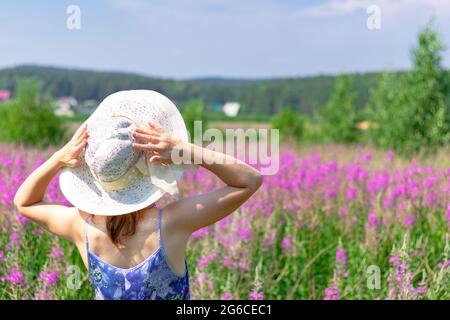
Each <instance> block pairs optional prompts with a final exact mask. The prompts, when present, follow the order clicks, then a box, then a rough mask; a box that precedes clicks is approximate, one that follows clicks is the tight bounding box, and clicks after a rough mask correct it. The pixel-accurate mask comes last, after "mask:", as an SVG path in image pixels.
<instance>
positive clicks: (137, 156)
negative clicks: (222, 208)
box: [59, 90, 188, 216]
mask: <svg viewBox="0 0 450 320" xmlns="http://www.w3.org/2000/svg"><path fill="white" fill-rule="evenodd" d="M148 122H153V123H156V124H157V125H159V126H160V127H162V128H163V129H164V130H165V131H166V132H168V133H170V134H171V135H172V137H174V138H178V139H180V140H181V141H184V142H187V141H188V134H187V130H186V126H185V123H184V121H183V118H182V116H181V114H180V112H179V111H178V109H177V107H176V106H175V104H174V103H173V102H172V101H170V100H169V99H168V98H167V97H165V96H164V95H162V94H160V93H158V92H155V91H151V90H128V91H119V92H116V93H114V94H111V95H110V96H108V97H106V98H105V99H104V100H103V101H102V102H101V103H100V105H99V106H98V107H97V109H96V110H95V111H94V113H93V114H92V115H91V116H90V117H89V118H88V119H87V120H86V122H85V123H87V126H88V132H89V138H88V144H87V146H86V148H85V150H83V152H82V153H81V155H80V158H81V159H82V160H84V161H81V165H80V166H78V167H75V168H69V167H66V168H64V169H63V170H62V172H61V174H60V177H59V183H60V188H61V191H62V193H63V194H64V196H65V197H66V199H67V200H68V201H69V202H70V203H71V204H72V205H74V206H75V207H77V208H79V209H81V210H83V211H85V212H88V213H90V214H95V215H105V216H115V215H122V214H127V213H130V212H134V211H137V210H140V209H143V208H145V207H147V206H149V205H151V204H152V203H154V202H155V201H157V200H158V199H159V198H160V197H161V196H163V195H164V193H166V192H168V193H170V194H172V195H174V194H177V193H178V188H177V181H178V180H179V179H180V178H181V176H182V173H183V170H184V169H185V168H184V167H183V166H182V165H173V164H170V165H162V164H151V163H149V161H148V154H147V153H146V152H143V151H139V150H135V149H133V148H132V144H133V142H134V138H133V136H132V133H133V131H134V129H136V128H137V127H142V126H145V125H147V124H148Z"/></svg>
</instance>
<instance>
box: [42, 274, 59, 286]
mask: <svg viewBox="0 0 450 320" xmlns="http://www.w3.org/2000/svg"><path fill="white" fill-rule="evenodd" d="M39 278H40V279H41V280H43V281H44V283H45V284H46V285H47V286H48V287H51V286H53V285H55V284H56V283H58V273H57V272H56V271H51V272H44V271H41V273H40V274H39Z"/></svg>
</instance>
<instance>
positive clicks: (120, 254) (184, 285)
mask: <svg viewBox="0 0 450 320" xmlns="http://www.w3.org/2000/svg"><path fill="white" fill-rule="evenodd" d="M155 211H156V212H155ZM155 213H156V214H155ZM162 222H163V219H162V210H159V212H158V211H157V210H152V209H148V210H147V212H146V214H144V216H143V219H142V221H141V223H139V224H138V227H137V228H136V232H135V234H133V235H131V236H129V237H126V238H125V239H124V240H123V244H124V248H118V247H117V246H116V245H115V244H114V243H113V242H112V241H111V240H110V237H109V236H108V233H107V232H106V226H105V224H104V223H103V224H101V223H97V224H93V221H92V219H88V221H86V222H85V240H86V252H87V254H86V262H87V267H88V270H89V280H90V281H91V283H92V285H93V286H94V289H95V295H96V299H189V298H190V292H189V274H188V270H187V263H186V261H184V269H185V270H184V272H177V271H175V270H174V268H173V267H172V266H171V264H170V262H169V261H168V259H167V254H166V250H165V246H164V241H163V239H162V232H161V230H162Z"/></svg>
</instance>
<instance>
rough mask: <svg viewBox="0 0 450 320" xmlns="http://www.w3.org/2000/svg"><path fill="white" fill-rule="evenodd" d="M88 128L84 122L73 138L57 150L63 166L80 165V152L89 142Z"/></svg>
mask: <svg viewBox="0 0 450 320" xmlns="http://www.w3.org/2000/svg"><path fill="white" fill-rule="evenodd" d="M88 136H89V134H88V130H87V125H86V123H85V124H83V125H82V126H81V127H80V128H79V129H78V130H77V132H75V134H74V136H73V137H72V139H71V140H70V141H69V142H68V143H67V144H66V145H65V146H64V147H62V148H61V149H60V150H58V151H56V152H55V156H56V157H57V158H58V161H59V164H60V165H61V166H63V167H71V168H74V167H78V166H79V165H80V164H81V163H80V159H79V157H80V153H81V151H82V150H83V148H84V147H85V146H86V144H87V139H88Z"/></svg>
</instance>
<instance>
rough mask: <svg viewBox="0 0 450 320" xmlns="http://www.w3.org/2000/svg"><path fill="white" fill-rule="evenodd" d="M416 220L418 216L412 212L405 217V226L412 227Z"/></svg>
mask: <svg viewBox="0 0 450 320" xmlns="http://www.w3.org/2000/svg"><path fill="white" fill-rule="evenodd" d="M415 221H416V217H415V216H414V215H412V214H410V215H408V216H407V217H406V218H405V226H407V227H412V226H413V224H414V222H415Z"/></svg>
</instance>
